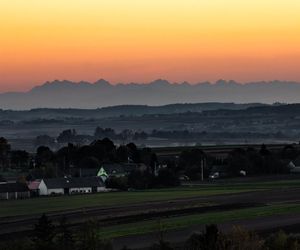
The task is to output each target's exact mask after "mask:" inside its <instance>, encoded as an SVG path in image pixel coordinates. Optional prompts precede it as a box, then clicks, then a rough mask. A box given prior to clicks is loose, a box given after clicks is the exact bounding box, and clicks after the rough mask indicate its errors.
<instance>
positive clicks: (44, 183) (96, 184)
mask: <svg viewBox="0 0 300 250" xmlns="http://www.w3.org/2000/svg"><path fill="white" fill-rule="evenodd" d="M105 190H106V188H105V185H104V182H103V181H102V179H101V178H99V177H79V178H52V179H43V180H41V182H40V185H39V194H40V195H63V194H66V195H67V194H78V193H97V192H101V191H105Z"/></svg>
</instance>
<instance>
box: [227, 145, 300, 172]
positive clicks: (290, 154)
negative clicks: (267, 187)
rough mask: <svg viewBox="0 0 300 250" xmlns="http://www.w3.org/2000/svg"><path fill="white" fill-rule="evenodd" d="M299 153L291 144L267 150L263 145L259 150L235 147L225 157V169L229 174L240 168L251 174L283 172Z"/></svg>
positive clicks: (287, 169)
mask: <svg viewBox="0 0 300 250" xmlns="http://www.w3.org/2000/svg"><path fill="white" fill-rule="evenodd" d="M299 155H300V152H298V150H297V149H296V148H294V147H293V146H286V147H284V148H283V149H282V150H280V151H271V150H268V149H267V147H266V146H265V145H262V147H261V149H260V150H255V149H254V148H248V149H246V150H245V149H235V150H233V151H232V152H231V153H230V155H229V157H228V159H227V165H226V170H227V172H228V173H230V174H231V175H237V174H238V173H239V171H240V170H245V171H246V172H247V173H248V174H252V175H254V174H255V175H257V174H284V173H288V172H289V168H288V163H289V161H291V160H294V159H296V158H297V157H298V156H299Z"/></svg>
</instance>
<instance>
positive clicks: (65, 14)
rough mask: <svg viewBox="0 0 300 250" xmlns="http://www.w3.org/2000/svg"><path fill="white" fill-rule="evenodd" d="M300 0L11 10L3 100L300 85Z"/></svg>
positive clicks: (111, 0) (114, 2)
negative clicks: (81, 86)
mask: <svg viewBox="0 0 300 250" xmlns="http://www.w3.org/2000/svg"><path fill="white" fill-rule="evenodd" d="M299 13H300V1H299V0H1V1H0V91H1V92H2V91H11V90H28V89H30V88H31V87H32V86H34V85H37V84H41V83H43V82H45V81H47V80H54V79H68V80H74V81H80V80H86V81H96V80H97V79H99V78H105V79H107V80H109V81H111V82H113V83H117V82H149V81H151V80H154V79H157V78H165V79H168V80H170V81H176V82H182V81H190V82H192V83H195V82H200V81H206V80H210V81H215V80H217V79H220V78H223V79H235V80H237V81H242V82H247V81H256V80H273V79H279V80H283V79H284V80H297V81H300V69H299V66H300V15H299Z"/></svg>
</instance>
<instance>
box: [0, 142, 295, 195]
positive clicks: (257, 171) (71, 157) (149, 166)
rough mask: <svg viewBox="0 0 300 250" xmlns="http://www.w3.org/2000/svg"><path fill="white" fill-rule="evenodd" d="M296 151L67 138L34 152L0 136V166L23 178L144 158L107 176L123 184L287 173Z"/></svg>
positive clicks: (144, 185) (111, 181)
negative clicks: (164, 150)
mask: <svg viewBox="0 0 300 250" xmlns="http://www.w3.org/2000/svg"><path fill="white" fill-rule="evenodd" d="M299 156H300V151H299V148H298V147H297V146H295V145H294V146H293V145H289V146H285V147H283V148H282V149H280V150H269V149H268V147H267V146H265V145H262V146H261V148H260V149H256V148H251V147H248V148H246V149H244V148H237V149H233V150H232V151H231V152H230V153H229V154H228V156H227V157H226V158H224V159H223V158H222V159H219V158H218V156H217V155H210V154H207V153H205V152H203V151H202V150H201V149H199V148H197V147H195V148H193V149H189V150H184V151H182V152H181V153H180V155H179V156H178V157H173V156H169V157H159V158H158V157H157V155H156V153H155V152H154V151H153V150H152V149H151V148H138V147H137V146H136V145H135V144H134V143H128V144H124V145H123V144H122V145H115V144H114V142H113V141H111V140H110V139H108V138H104V139H102V140H101V139H99V140H94V141H93V142H92V143H89V144H87V145H79V144H75V143H68V144H66V145H65V146H63V147H61V148H60V149H58V150H55V151H53V150H52V149H51V148H50V147H48V146H39V147H38V148H37V150H36V152H35V153H34V154H29V153H28V152H26V151H20V150H12V149H11V147H10V145H9V143H8V141H7V140H6V139H4V138H0V170H2V171H5V170H8V169H18V170H19V171H20V172H25V173H28V174H27V175H26V176H25V177H26V179H27V180H33V179H36V178H38V179H41V178H53V177H61V176H65V175H69V174H70V170H71V169H76V168H77V169H85V168H89V169H90V168H93V169H98V170H99V168H100V167H101V166H102V165H103V164H104V163H108V164H109V163H126V164H127V163H133V164H136V165H141V164H143V165H144V170H142V171H141V170H135V169H133V170H132V171H131V172H130V173H127V174H126V176H123V177H120V178H116V177H113V178H111V179H109V180H108V183H107V185H108V186H109V187H114V188H119V189H122V190H127V189H128V188H138V189H142V188H152V187H159V186H176V185H178V184H179V181H178V179H179V178H181V179H182V178H183V179H184V180H186V179H190V180H201V179H202V178H208V177H209V175H210V174H212V173H214V172H219V173H222V176H223V177H234V176H238V175H239V174H240V173H241V171H244V172H246V173H247V175H268V174H285V173H289V171H290V168H289V163H290V161H295V160H296V159H297V158H298V157H299ZM0 174H1V173H0ZM25 177H24V176H23V177H22V178H23V179H24V178H25Z"/></svg>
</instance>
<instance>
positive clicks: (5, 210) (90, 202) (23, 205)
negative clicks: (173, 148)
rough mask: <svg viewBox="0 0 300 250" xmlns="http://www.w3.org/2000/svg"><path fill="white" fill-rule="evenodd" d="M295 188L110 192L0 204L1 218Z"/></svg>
mask: <svg viewBox="0 0 300 250" xmlns="http://www.w3.org/2000/svg"><path fill="white" fill-rule="evenodd" d="M295 187H300V180H282V181H269V182H247V183H235V184H226V183H224V184H202V185H197V186H191V187H178V188H169V189H154V190H147V191H132V192H113V193H100V194H91V195H78V196H60V197H44V198H34V199H27V200H10V201H0V204H1V206H0V217H8V216H21V215H33V214H41V213H49V212H58V211H65V210H78V209H79V210H80V209H81V210H84V209H87V208H93V207H109V206H124V205H128V204H136V203H145V202H155V201H166V200H174V199H183V198H193V197H202V196H203V197H204V196H214V195H225V194H235V193H241V192H250V191H262V190H270V189H275V188H295Z"/></svg>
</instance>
